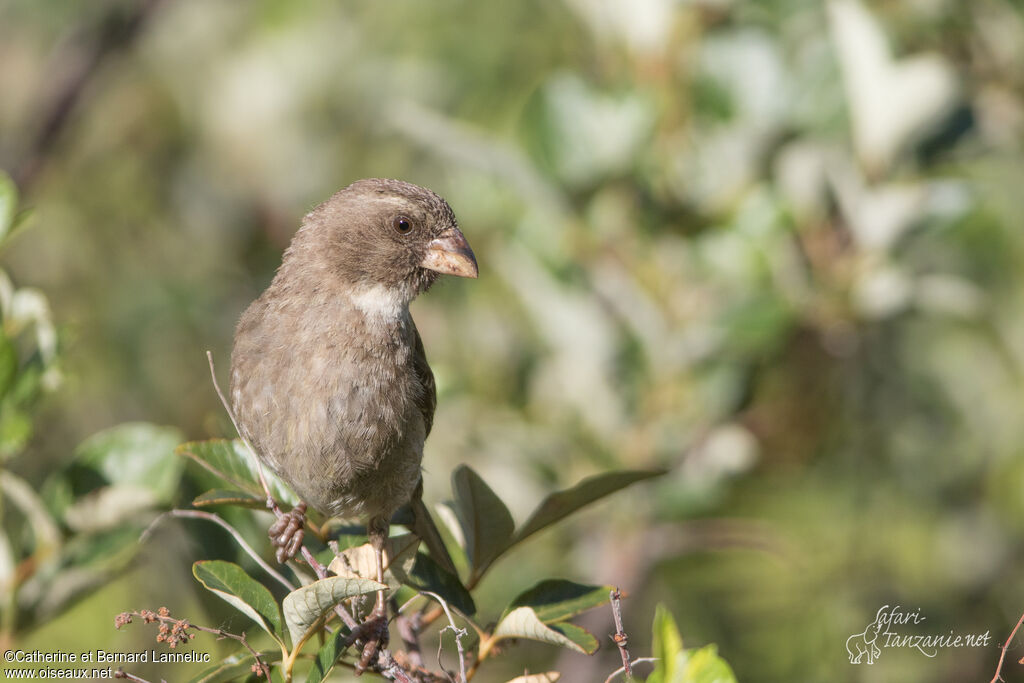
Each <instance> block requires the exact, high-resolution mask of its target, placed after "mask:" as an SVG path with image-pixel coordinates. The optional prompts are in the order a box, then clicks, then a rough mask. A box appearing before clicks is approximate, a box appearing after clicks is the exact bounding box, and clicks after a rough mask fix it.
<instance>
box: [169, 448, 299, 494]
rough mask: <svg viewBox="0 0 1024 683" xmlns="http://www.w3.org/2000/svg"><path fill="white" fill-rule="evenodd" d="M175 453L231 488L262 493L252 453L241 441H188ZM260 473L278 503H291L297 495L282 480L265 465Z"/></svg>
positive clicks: (249, 492) (251, 492)
mask: <svg viewBox="0 0 1024 683" xmlns="http://www.w3.org/2000/svg"><path fill="white" fill-rule="evenodd" d="M175 452H176V453H177V454H178V455H181V456H184V457H186V458H190V459H192V460H195V461H196V462H197V463H199V464H200V465H202V466H203V467H204V468H206V469H207V470H209V471H210V472H212V473H213V474H215V475H216V476H218V477H220V478H221V479H223V480H224V481H226V482H228V483H229V484H231V485H232V486H233V487H235V488H238V489H240V490H242V491H243V492H245V493H248V494H250V495H253V496H257V497H261V496H265V495H266V494H264V492H263V486H262V485H261V484H260V477H259V473H258V470H257V469H256V456H255V455H253V454H252V453H250V452H249V449H248V448H246V446H245V444H244V443H242V441H241V440H239V439H235V440H229V439H210V440H209V441H190V442H189V443H184V444H181V445H180V446H178V448H177V449H176V450H175ZM263 476H264V478H265V479H266V480H267V485H268V486H269V487H270V493H271V494H272V495H273V496H274V499H275V500H277V501H278V502H284V503H288V504H289V505H295V504H297V503H298V502H299V499H298V497H296V495H295V494H294V493H293V492H292V491H291V489H289V488H288V486H287V485H286V484H285V483H284V482H282V481H281V480H280V479H279V478H278V476H277V475H276V474H274V473H273V472H272V471H271V470H270V468H269V467H264V468H263Z"/></svg>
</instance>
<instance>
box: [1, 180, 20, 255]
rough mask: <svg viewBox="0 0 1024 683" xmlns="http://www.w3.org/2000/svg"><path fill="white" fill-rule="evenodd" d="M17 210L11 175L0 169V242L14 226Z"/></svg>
mask: <svg viewBox="0 0 1024 683" xmlns="http://www.w3.org/2000/svg"><path fill="white" fill-rule="evenodd" d="M17 210H18V188H17V186H15V184H14V181H13V180H11V177H10V176H9V175H7V174H6V173H4V172H3V171H0V242H2V241H3V239H4V238H5V237H6V236H7V233H8V232H9V231H10V230H11V228H12V227H14V215H15V213H17Z"/></svg>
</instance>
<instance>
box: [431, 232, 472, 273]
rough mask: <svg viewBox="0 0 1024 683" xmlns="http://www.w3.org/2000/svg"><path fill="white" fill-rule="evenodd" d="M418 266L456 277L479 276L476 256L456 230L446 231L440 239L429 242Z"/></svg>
mask: <svg viewBox="0 0 1024 683" xmlns="http://www.w3.org/2000/svg"><path fill="white" fill-rule="evenodd" d="M420 266H421V267H423V268H426V269H428V270H435V271H437V272H438V273H444V274H445V275H457V276H458V277H474V278H475V277H477V275H478V274H479V271H478V270H477V265H476V256H474V255H473V250H472V249H470V248H469V242H467V241H466V238H465V236H464V235H463V234H462V233H461V232H460V231H459V230H458V228H451V229H450V230H446V231H445V232H443V233H442V234H441V236H440V237H437V238H435V239H433V240H431V241H430V244H428V245H427V254H426V256H424V257H423V260H422V261H420Z"/></svg>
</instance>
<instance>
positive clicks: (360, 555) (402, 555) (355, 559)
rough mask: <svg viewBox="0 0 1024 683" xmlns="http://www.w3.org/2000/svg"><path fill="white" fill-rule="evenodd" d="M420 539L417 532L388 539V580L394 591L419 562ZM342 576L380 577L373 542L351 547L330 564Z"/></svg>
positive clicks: (356, 577) (385, 565) (385, 554)
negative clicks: (414, 564) (417, 550)
mask: <svg viewBox="0 0 1024 683" xmlns="http://www.w3.org/2000/svg"><path fill="white" fill-rule="evenodd" d="M419 544H420V539H419V538H418V537H416V535H414V534H401V535H400V536H392V537H390V538H388V542H387V546H386V548H387V549H386V551H385V552H384V572H385V574H384V580H385V582H386V583H387V584H388V587H389V588H390V589H392V590H394V589H397V588H398V586H399V583H400V582H401V581H402V577H404V576H405V575H406V574H407V573H408V572H409V570H411V569H412V566H413V563H415V562H416V549H417V548H418V547H419ZM327 568H328V569H330V570H331V571H332V572H334V573H335V574H337V575H338V576H344V577H348V578H351V579H376V578H377V555H376V553H375V552H374V550H373V546H372V545H370V544H369V543H364V544H363V545H360V546H356V547H354V548H347V549H345V550H343V551H341V553H340V554H339V555H337V556H336V557H335V558H334V559H333V560H331V563H330V565H329V566H328V567H327Z"/></svg>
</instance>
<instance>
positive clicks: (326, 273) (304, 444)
mask: <svg viewBox="0 0 1024 683" xmlns="http://www.w3.org/2000/svg"><path fill="white" fill-rule="evenodd" d="M441 273H447V274H452V275H460V276H464V277H476V274H477V265H476V260H475V258H474V256H473V252H472V251H471V250H470V248H469V245H468V244H467V243H466V240H465V238H464V237H463V235H462V233H461V232H460V231H459V229H458V227H457V224H456V221H455V216H454V214H453V213H452V210H451V208H450V207H449V206H448V204H447V203H446V202H445V201H444V200H443V199H442V198H441V197H439V196H438V195H436V194H434V193H433V192H431V191H429V190H426V189H423V188H421V187H417V186H416V185H411V184H409V183H404V182H401V181H397V180H382V179H371V180H361V181H359V182H356V183H353V184H352V185H350V186H348V187H346V188H344V189H343V190H341V191H339V192H338V193H336V194H335V195H334V196H333V197H331V198H330V199H328V200H327V201H326V202H324V203H323V204H321V205H320V206H318V207H316V208H315V209H314V210H313V211H311V212H310V213H309V214H307V215H306V217H305V220H304V221H303V223H302V227H301V228H300V229H299V231H298V232H297V233H296V235H295V237H294V238H293V240H292V243H291V245H290V246H289V247H288V249H287V250H286V251H285V254H284V258H283V261H282V263H281V267H280V268H279V269H278V271H277V275H276V277H275V278H274V280H273V282H272V283H271V284H270V286H269V287H268V288H267V290H266V291H265V292H264V293H263V294H262V296H260V297H259V299H257V300H256V301H255V302H254V303H253V304H252V305H251V306H250V307H249V308H248V310H246V311H245V313H244V314H243V315H242V318H241V320H240V321H239V323H238V328H237V330H236V332H235V345H234V350H233V352H232V356H231V399H232V403H233V404H234V412H235V418H236V420H237V421H238V425H239V428H240V430H241V431H242V434H243V436H245V437H246V438H247V439H248V440H249V442H250V443H251V444H252V445H253V447H254V448H255V449H256V451H257V454H258V456H259V457H260V459H262V460H263V462H264V463H266V464H267V465H268V466H269V467H270V468H271V469H273V470H274V471H275V472H276V473H277V474H278V475H280V476H281V478H282V479H284V480H285V481H286V482H287V483H288V484H289V486H291V487H292V489H293V490H294V491H295V493H296V494H298V496H299V497H300V498H301V499H302V500H304V501H305V502H307V503H309V504H310V505H312V506H313V507H314V508H316V509H318V510H320V511H321V512H323V513H326V514H328V515H339V516H344V517H360V518H362V519H365V520H368V521H369V523H370V531H371V539H373V538H374V536H375V533H374V532H375V527H376V531H377V534H376V536H378V538H377V539H376V542H375V545H376V544H377V543H380V544H381V545H382V544H383V542H382V541H380V539H379V535H380V533H379V532H380V528H381V527H383V532H384V538H385V539H386V530H387V521H388V520H389V519H390V517H391V515H392V513H394V511H395V510H396V509H397V508H399V507H400V506H402V505H404V504H405V503H407V502H409V501H410V499H411V498H412V497H413V494H414V491H416V489H417V485H418V484H419V482H420V461H421V459H422V456H423V442H424V440H425V439H426V437H427V434H429V433H430V427H431V424H432V422H433V417H434V406H435V400H436V398H435V389H434V377H433V374H432V373H431V371H430V366H429V365H427V359H426V355H425V353H424V350H423V341H422V340H421V339H420V335H419V333H418V332H417V330H416V325H415V324H414V323H413V320H412V317H411V316H410V314H409V308H408V307H409V303H410V302H411V301H412V299H413V298H415V297H416V296H417V295H418V294H420V293H422V292H424V291H426V290H427V289H428V288H429V287H430V285H431V284H432V283H433V282H434V281H435V280H436V278H437V277H438V275H439V274H441Z"/></svg>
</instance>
